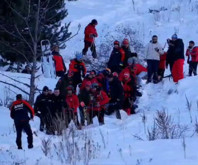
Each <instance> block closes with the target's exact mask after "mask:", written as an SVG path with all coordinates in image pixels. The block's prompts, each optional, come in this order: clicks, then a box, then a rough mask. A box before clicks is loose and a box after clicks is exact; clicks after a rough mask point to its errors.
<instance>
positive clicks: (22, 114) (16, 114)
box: [10, 100, 34, 121]
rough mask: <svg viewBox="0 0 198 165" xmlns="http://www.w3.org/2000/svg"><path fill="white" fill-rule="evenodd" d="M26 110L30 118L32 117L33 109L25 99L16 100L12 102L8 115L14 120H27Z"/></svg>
mask: <svg viewBox="0 0 198 165" xmlns="http://www.w3.org/2000/svg"><path fill="white" fill-rule="evenodd" d="M28 112H29V113H30V114H31V118H33V117H34V109H33V108H32V107H31V105H30V104H29V103H28V102H27V101H25V100H17V101H14V102H13V103H12V106H11V108H10V117H11V118H12V119H14V120H15V121H29V119H30V118H29V116H28Z"/></svg>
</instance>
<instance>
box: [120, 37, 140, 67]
mask: <svg viewBox="0 0 198 165" xmlns="http://www.w3.org/2000/svg"><path fill="white" fill-rule="evenodd" d="M122 49H123V50H124V52H125V59H124V67H126V66H127V61H128V59H129V58H130V57H137V53H134V52H133V53H132V51H131V48H130V46H129V40H128V39H127V38H125V39H124V40H123V41H122Z"/></svg>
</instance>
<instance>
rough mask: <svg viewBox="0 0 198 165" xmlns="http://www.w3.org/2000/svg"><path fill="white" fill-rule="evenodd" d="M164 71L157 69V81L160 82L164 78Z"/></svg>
mask: <svg viewBox="0 0 198 165" xmlns="http://www.w3.org/2000/svg"><path fill="white" fill-rule="evenodd" d="M164 72H165V69H158V76H160V79H159V81H161V80H162V79H163V77H164Z"/></svg>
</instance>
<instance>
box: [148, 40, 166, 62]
mask: <svg viewBox="0 0 198 165" xmlns="http://www.w3.org/2000/svg"><path fill="white" fill-rule="evenodd" d="M155 49H159V52H157V51H156V50H155ZM160 54H164V51H163V50H162V46H161V45H160V44H159V43H152V42H149V43H148V44H147V46H146V49H145V55H146V59H147V60H160Z"/></svg>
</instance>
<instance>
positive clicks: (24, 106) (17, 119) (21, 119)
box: [10, 94, 34, 149]
mask: <svg viewBox="0 0 198 165" xmlns="http://www.w3.org/2000/svg"><path fill="white" fill-rule="evenodd" d="M28 113H30V117H29V116H28ZM10 116H11V118H12V119H13V120H14V124H15V127H16V133H17V137H16V144H17V146H18V149H22V142H21V136H22V130H24V131H25V133H26V134H27V136H28V138H27V139H28V148H29V149H30V148H33V135H32V130H31V127H30V124H29V120H30V119H33V117H34V109H33V108H32V107H31V105H30V104H29V103H28V102H26V101H25V100H22V95H21V94H18V95H17V96H16V101H14V102H13V103H12V106H11V108H10Z"/></svg>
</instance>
